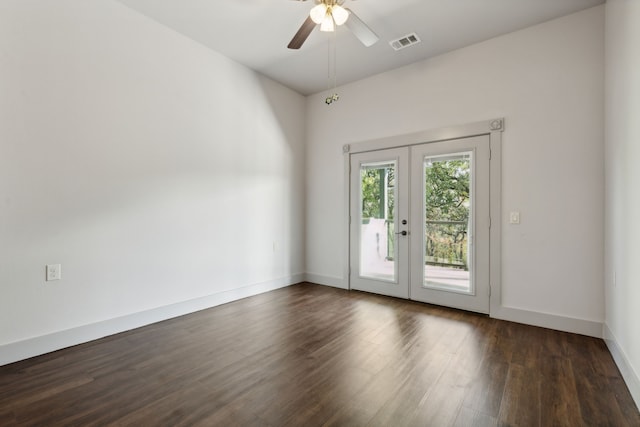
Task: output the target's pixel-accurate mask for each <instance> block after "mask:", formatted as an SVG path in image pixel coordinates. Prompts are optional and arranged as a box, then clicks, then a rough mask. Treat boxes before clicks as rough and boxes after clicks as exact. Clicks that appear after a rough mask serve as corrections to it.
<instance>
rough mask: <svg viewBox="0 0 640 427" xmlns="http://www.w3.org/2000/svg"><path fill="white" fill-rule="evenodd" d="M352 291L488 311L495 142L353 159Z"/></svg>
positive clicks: (480, 139) (462, 142)
mask: <svg viewBox="0 0 640 427" xmlns="http://www.w3.org/2000/svg"><path fill="white" fill-rule="evenodd" d="M350 161H351V176H350V186H351V191H350V193H351V196H350V203H351V206H350V241H351V244H350V248H351V249H350V251H351V253H350V278H349V280H350V286H351V288H352V289H358V290H363V291H368V292H373V293H377V294H383V295H389V296H394V297H399V298H408V299H412V300H416V301H423V302H428V303H433V304H438V305H444V306H449V307H455V308H461V309H465V310H471V311H476V312H481V313H488V312H489V227H490V223H489V136H488V135H485V136H476V137H469V138H461V139H456V140H450V141H442V142H433V143H426V144H420V145H413V146H410V147H400V148H392V149H386V150H376V151H370V152H364V153H357V154H352V155H351V159H350Z"/></svg>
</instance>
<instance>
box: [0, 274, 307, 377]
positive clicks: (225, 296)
mask: <svg viewBox="0 0 640 427" xmlns="http://www.w3.org/2000/svg"><path fill="white" fill-rule="evenodd" d="M304 279H305V275H304V274H302V273H300V274H294V275H291V276H287V277H282V278H279V279H274V280H270V281H267V282H262V283H256V284H253V285H248V286H244V287H241V288H237V289H231V290H228V291H223V292H219V293H216V294H212V295H207V296H204V297H201V298H196V299H192V300H188V301H183V302H179V303H175V304H171V305H167V306H163V307H158V308H154V309H151V310H146V311H142V312H139V313H132V314H128V315H126V316H122V317H117V318H114V319H109V320H104V321H102V322H97V323H92V324H89V325H84V326H78V327H76V328H72V329H67V330H65V331H59V332H54V333H52V334H47V335H42V336H39V337H35V338H29V339H26V340H23V341H17V342H13V343H9V344H4V345H0V366H2V365H6V364H9V363H13V362H17V361H19V360H23V359H28V358H30V357H34V356H39V355H41V354H45V353H49V352H52V351H56V350H60V349H63V348H66V347H71V346H74V345H78V344H82V343H86V342H89V341H93V340H96V339H99V338H103V337H106V336H109V335H114V334H118V333H120V332H125V331H129V330H131V329H135V328H139V327H142V326H146V325H150V324H152V323H156V322H161V321H163V320H167V319H171V318H174V317H178V316H183V315H185V314H190V313H194V312H196V311H200V310H204V309H207V308H211V307H215V306H217V305H221V304H226V303H228V302H232V301H236V300H239V299H242V298H247V297H250V296H254V295H258V294H261V293H264V292H269V291H273V290H275V289H279V288H283V287H286V286H290V285H293V284H296V283H300V282H303V281H304Z"/></svg>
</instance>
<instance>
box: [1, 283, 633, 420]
mask: <svg viewBox="0 0 640 427" xmlns="http://www.w3.org/2000/svg"><path fill="white" fill-rule="evenodd" d="M0 425H1V426H36V425H38V426H58V425H65V426H67V425H78V426H93V425H96V426H103V425H119V426H191V425H202V426H218V425H219V426H234V425H235V426H253V425H256V426H322V425H338V426H437V427H444V426H474V427H476V426H523V427H528V426H572V427H573V426H640V414H639V413H638V409H637V408H636V406H635V404H634V402H633V400H632V399H631V396H630V394H629V391H628V390H627V388H626V386H625V385H624V382H623V381H622V379H621V376H620V373H619V372H618V370H617V368H616V366H615V364H614V362H613V360H612V358H611V356H610V354H609V353H608V351H607V349H606V347H605V345H604V343H603V341H602V340H598V339H594V338H589V337H584V336H579V335H573V334H568V333H563V332H556V331H551V330H547V329H542V328H535V327H529V326H524V325H519V324H515V323H509V322H504V321H499V320H494V319H490V318H488V317H485V316H481V315H475V314H470V313H466V312H462V311H456V310H450V309H446V308H441V307H435V306H430V305H425V304H419V303H414V302H410V301H404V300H398V299H392V298H385V297H381V296H376V295H369V294H365V293H360V292H348V291H343V290H339V289H333V288H328V287H323V286H317V285H312V284H300V285H295V286H291V287H288V288H284V289H280V290H277V291H273V292H269V293H266V294H262V295H258V296H255V297H252V298H247V299H244V300H240V301H236V302H233V303H230V304H226V305H223V306H219V307H215V308H213V309H209V310H205V311H201V312H198V313H194V314H191V315H188V316H184V317H180V318H176V319H172V320H168V321H165V322H161V323H157V324H154V325H150V326H147V327H144V328H140V329H136V330H133V331H130V332H126V333H123V334H119V335H115V336H112V337H108V338H105V339H101V340H97V341H93V342H91V343H87V344H83V345H80V346H76V347H73V348H69V349H65V350H61V351H58V352H55V353H51V354H47V355H44V356H40V357H36V358H33V359H29V360H25V361H22V362H18V363H14V364H11V365H7V366H4V367H0Z"/></svg>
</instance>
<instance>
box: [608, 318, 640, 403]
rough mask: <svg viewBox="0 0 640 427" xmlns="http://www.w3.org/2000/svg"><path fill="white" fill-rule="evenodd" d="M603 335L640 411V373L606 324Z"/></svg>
mask: <svg viewBox="0 0 640 427" xmlns="http://www.w3.org/2000/svg"><path fill="white" fill-rule="evenodd" d="M602 335H603V336H604V342H605V343H606V344H607V347H608V348H609V352H610V353H611V356H613V360H614V361H615V362H616V365H618V369H619V370H620V373H621V374H622V378H624V382H625V383H626V384H627V388H629V392H630V393H631V397H633V400H634V401H635V402H636V406H637V407H638V409H640V376H638V373H637V372H636V371H635V369H633V366H632V365H631V363H629V358H627V356H626V354H625V352H624V351H623V350H622V348H621V347H620V345H619V344H618V340H617V339H616V337H615V335H614V334H613V332H611V329H609V325H607V323H606V322H605V323H604V325H603V326H602Z"/></svg>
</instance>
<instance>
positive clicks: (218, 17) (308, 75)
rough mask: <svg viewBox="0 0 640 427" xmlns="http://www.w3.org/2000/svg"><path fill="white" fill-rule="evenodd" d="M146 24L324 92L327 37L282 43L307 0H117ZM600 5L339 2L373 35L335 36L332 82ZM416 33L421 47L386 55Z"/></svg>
mask: <svg viewBox="0 0 640 427" xmlns="http://www.w3.org/2000/svg"><path fill="white" fill-rule="evenodd" d="M119 1H120V2H121V3H123V4H125V5H127V6H129V7H131V8H132V9H135V10H137V11H139V12H141V13H143V14H145V15H147V16H149V17H151V18H152V19H154V20H156V21H157V22H160V23H162V24H164V25H166V26H168V27H170V28H173V29H174V30H176V31H178V32H180V33H182V34H184V35H185V36H187V37H190V38H191V39H193V40H196V41H198V42H200V43H202V44H203V45H205V46H208V47H210V48H211V49H213V50H215V51H218V52H220V53H222V54H223V55H225V56H227V57H229V58H232V59H234V60H236V61H238V62H240V63H242V64H244V65H246V66H247V67H249V68H252V69H254V70H256V71H258V72H260V73H262V74H264V75H266V76H269V77H271V78H273V79H274V80H277V81H279V82H281V83H282V84H284V85H286V86H288V87H290V88H292V89H294V90H296V91H298V92H300V93H301V94H304V95H308V94H312V93H316V92H320V91H322V90H324V89H326V88H327V62H328V59H329V58H328V37H329V36H328V34H330V33H321V32H320V31H319V29H318V28H316V29H315V30H314V32H313V33H312V34H311V35H310V36H309V38H308V39H307V41H306V43H305V44H304V46H302V48H301V49H300V50H290V49H287V44H288V43H289V41H290V40H291V38H292V37H293V35H294V34H295V33H296V31H297V30H298V28H299V27H300V25H301V24H302V22H303V21H304V20H305V19H306V17H307V16H308V13H309V10H310V9H311V8H312V7H313V5H314V1H313V0H310V1H306V2H300V1H292V0H119ZM602 3H604V0H346V1H345V7H349V8H350V9H352V10H353V11H354V12H355V13H356V14H357V15H358V16H359V17H360V18H361V19H362V20H363V21H364V22H365V23H367V25H369V27H371V29H372V30H373V31H375V32H376V33H377V34H378V36H379V37H380V41H379V42H378V43H377V44H375V45H373V46H372V47H369V48H366V47H364V46H363V45H362V44H361V43H360V42H359V41H358V40H357V39H356V38H355V37H354V36H353V35H352V34H351V33H350V32H349V30H347V29H346V28H345V27H339V29H338V31H337V33H336V34H335V37H336V38H337V39H336V41H337V52H336V55H337V68H336V70H337V84H338V85H341V84H345V83H349V82H352V81H355V80H359V79H362V78H364V77H367V76H371V75H374V74H377V73H380V72H383V71H387V70H391V69H394V68H398V67H401V66H403V65H407V64H410V63H413V62H416V61H419V60H422V59H425V58H428V57H432V56H435V55H438V54H441V53H444V52H448V51H451V50H454V49H458V48H461V47H464V46H468V45H471V44H473V43H477V42H480V41H483V40H487V39H489V38H492V37H495V36H498V35H501V34H505V33H508V32H511V31H515V30H518V29H521V28H525V27H528V26H531V25H534V24H537V23H540V22H544V21H547V20H549V19H553V18H556V17H560V16H563V15H567V14H570V13H573V12H577V11H579V10H582V9H586V8H589V7H593V6H596V5H598V4H602ZM411 32H416V33H417V34H418V36H419V37H420V38H421V39H422V43H420V44H417V45H414V46H411V47H409V48H406V49H403V50H400V51H394V50H393V49H392V48H391V47H390V46H389V41H390V40H393V39H396V38H399V37H402V36H404V35H406V34H408V33H411Z"/></svg>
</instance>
